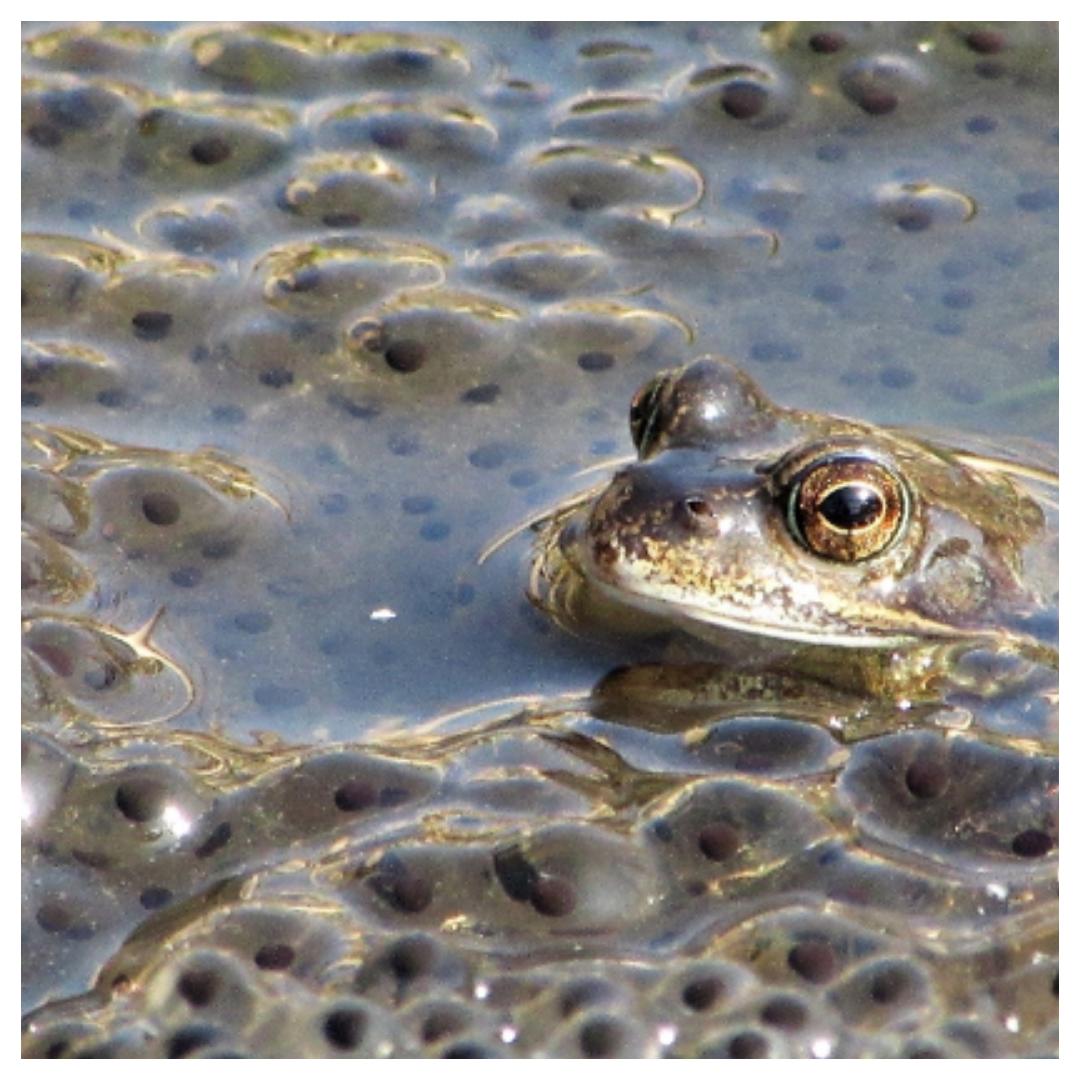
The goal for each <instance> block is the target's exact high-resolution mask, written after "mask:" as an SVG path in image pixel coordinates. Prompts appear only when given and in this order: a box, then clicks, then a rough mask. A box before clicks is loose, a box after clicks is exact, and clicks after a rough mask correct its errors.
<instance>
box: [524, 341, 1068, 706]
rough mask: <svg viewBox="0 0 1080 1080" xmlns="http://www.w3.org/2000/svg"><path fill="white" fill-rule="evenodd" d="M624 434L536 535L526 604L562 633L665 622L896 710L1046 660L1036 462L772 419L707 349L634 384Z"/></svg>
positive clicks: (1042, 471) (1044, 536)
mask: <svg viewBox="0 0 1080 1080" xmlns="http://www.w3.org/2000/svg"><path fill="white" fill-rule="evenodd" d="M630 428H631V434H632V437H633V440H634V443H635V446H636V448H637V460H636V461H634V462H633V463H632V464H630V465H627V466H625V467H624V468H622V469H620V470H619V471H618V472H617V473H616V474H615V475H614V477H613V478H612V479H611V481H610V482H609V483H608V484H606V485H605V486H604V487H603V488H602V490H599V491H598V492H597V491H593V492H590V493H588V494H587V495H586V496H582V497H578V498H576V499H573V500H571V501H570V502H568V503H566V504H564V505H563V506H562V507H560V508H559V509H557V510H556V511H555V512H554V513H553V514H552V515H551V517H550V518H549V519H548V520H547V522H546V523H545V525H544V526H543V527H542V530H541V537H540V541H539V545H538V549H537V557H536V561H535V563H534V568H533V575H532V581H531V586H530V595H531V596H532V598H533V599H534V601H535V602H536V603H538V604H539V605H540V606H541V607H542V608H544V609H545V610H547V611H548V612H549V613H550V614H552V615H553V616H554V617H555V618H556V619H557V620H558V621H560V622H561V623H563V624H564V625H565V626H568V627H569V628H571V629H575V630H578V629H580V630H583V631H585V632H593V631H594V630H595V629H597V628H598V627H600V626H604V627H609V626H611V627H615V628H618V629H622V630H627V629H634V630H639V631H641V632H645V633H648V632H651V631H654V630H656V629H660V628H663V627H667V628H678V629H680V630H682V631H686V632H687V633H688V634H689V635H690V636H691V637H692V638H694V639H697V640H698V641H703V642H705V643H706V645H707V647H708V648H709V649H710V650H712V651H714V652H716V653H717V654H718V655H720V656H722V657H723V659H724V660H725V662H728V663H731V662H733V661H735V662H738V663H739V664H742V665H744V666H745V665H750V666H758V667H760V666H768V665H769V664H773V665H776V664H780V665H781V666H783V668H784V669H785V670H789V671H790V670H794V671H797V672H800V673H803V674H810V675H813V676H814V677H818V678H821V679H822V680H823V681H826V682H831V683H834V684H839V685H843V686H845V687H848V688H854V689H858V690H860V691H862V692H866V691H869V692H871V693H873V694H875V695H880V696H891V697H894V698H908V699H912V698H914V699H917V698H920V697H927V696H929V695H933V694H935V693H937V692H938V691H939V690H940V688H941V685H942V681H943V679H945V678H947V677H949V672H950V670H951V669H952V668H953V667H955V661H956V658H957V657H958V656H959V655H962V654H964V653H968V652H971V651H973V650H982V651H984V652H989V653H992V654H999V655H1000V654H1004V655H1009V656H1014V657H1015V656H1019V657H1022V658H1025V659H1026V660H1027V661H1035V662H1036V663H1038V664H1041V665H1044V666H1050V667H1053V666H1056V651H1055V648H1054V646H1053V645H1052V644H1051V643H1049V642H1048V641H1047V640H1045V634H1043V635H1040V634H1039V633H1038V632H1037V631H1036V630H1035V629H1034V628H1036V627H1038V626H1040V625H1042V623H1041V622H1040V620H1041V619H1042V617H1043V616H1044V615H1045V613H1046V612H1047V611H1049V610H1052V609H1054V608H1055V607H1056V603H1057V515H1056V503H1055V497H1056V487H1057V476H1056V472H1054V471H1051V470H1050V469H1047V468H1045V467H1043V466H1042V464H1039V465H1034V464H1031V463H1027V462H1024V461H1023V460H1021V459H1020V458H1019V457H1016V456H1013V457H1001V456H989V455H986V454H982V453H979V452H974V451H972V450H970V449H963V448H960V447H957V446H949V445H942V444H939V443H935V442H930V441H927V440H925V439H923V438H920V437H918V436H916V435H913V434H909V433H905V432H903V431H899V430H894V429H888V428H881V427H876V426H874V425H872V424H868V423H863V422H859V421H854V420H847V419H842V418H838V417H833V416H827V415H819V414H812V413H807V412H800V411H797V410H795V409H789V408H783V407H780V406H777V405H774V404H772V403H771V402H770V401H769V400H768V399H767V398H766V397H765V395H764V393H763V392H762V391H761V390H760V388H759V387H758V386H757V385H756V384H755V383H754V382H753V381H752V380H751V379H750V378H749V377H748V376H747V375H745V374H744V373H743V372H741V371H740V370H739V369H738V368H737V367H735V366H734V365H733V364H732V363H730V362H729V361H727V360H723V359H720V358H717V357H712V356H705V357H702V358H699V359H697V360H694V361H692V362H690V363H689V364H686V365H685V366H683V367H681V368H677V369H673V370H669V371H664V372H661V373H659V374H658V375H656V376H655V377H654V378H653V379H652V380H651V381H650V382H648V383H647V384H646V385H645V386H643V387H642V388H641V389H640V390H639V391H638V393H637V394H636V396H635V397H634V400H633V402H632V405H631V409H630ZM1040 638H1042V640H1041V639H1040Z"/></svg>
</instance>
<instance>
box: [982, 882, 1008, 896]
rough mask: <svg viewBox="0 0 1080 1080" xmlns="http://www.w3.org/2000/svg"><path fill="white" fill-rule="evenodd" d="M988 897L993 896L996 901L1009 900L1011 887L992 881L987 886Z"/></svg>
mask: <svg viewBox="0 0 1080 1080" xmlns="http://www.w3.org/2000/svg"><path fill="white" fill-rule="evenodd" d="M986 895H987V896H992V897H993V898H994V899H995V900H1008V898H1009V887H1008V886H1007V885H1002V884H1000V883H999V882H997V881H992V882H991V883H990V884H989V885H987V886H986Z"/></svg>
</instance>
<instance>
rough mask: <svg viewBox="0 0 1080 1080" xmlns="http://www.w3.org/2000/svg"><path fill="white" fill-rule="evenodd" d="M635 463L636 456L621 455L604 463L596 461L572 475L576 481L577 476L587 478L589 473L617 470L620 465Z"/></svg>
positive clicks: (607, 459)
mask: <svg viewBox="0 0 1080 1080" xmlns="http://www.w3.org/2000/svg"><path fill="white" fill-rule="evenodd" d="M634 461H637V454H623V455H622V456H620V457H617V458H606V459H605V460H604V461H596V462H594V463H593V464H592V465H586V466H585V468H583V469H578V471H577V472H576V473H574V474H573V477H574V479H575V480H576V479H577V478H578V477H579V476H588V475H589V473H595V472H603V471H604V470H605V469H617V468H619V467H620V466H622V465H629V464H630V463H631V462H634Z"/></svg>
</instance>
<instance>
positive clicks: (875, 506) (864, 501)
mask: <svg viewBox="0 0 1080 1080" xmlns="http://www.w3.org/2000/svg"><path fill="white" fill-rule="evenodd" d="M884 508H885V506H884V503H882V501H881V496H880V495H879V494H878V493H877V492H876V491H875V490H874V489H873V488H870V487H867V486H866V485H865V484H844V486H843V487H838V488H834V489H833V490H832V491H830V492H829V494H828V495H826V496H825V498H824V499H822V500H821V503H820V505H819V506H818V510H819V511H820V513H821V515H822V517H824V518H825V520H826V521H827V522H828V523H829V524H830V525H832V526H834V527H835V528H837V529H861V528H864V527H865V526H867V525H869V524H871V522H873V521H876V520H877V518H878V517H880V516H881V512H882V510H884Z"/></svg>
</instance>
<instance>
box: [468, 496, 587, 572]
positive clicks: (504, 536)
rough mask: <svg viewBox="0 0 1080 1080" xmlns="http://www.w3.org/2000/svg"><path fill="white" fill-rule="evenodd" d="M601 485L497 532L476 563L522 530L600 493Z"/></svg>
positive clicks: (478, 556) (487, 557)
mask: <svg viewBox="0 0 1080 1080" xmlns="http://www.w3.org/2000/svg"><path fill="white" fill-rule="evenodd" d="M601 487H602V485H597V486H596V487H592V488H589V490H588V491H583V492H581V493H580V494H579V495H576V496H574V498H573V499H571V500H570V501H568V502H564V503H558V504H556V505H554V506H549V507H546V508H545V509H543V510H539V511H537V512H536V513H535V514H531V515H530V516H529V517H527V518H525V520H524V521H519V522H518V523H517V524H516V525H513V526H511V527H510V528H509V529H507V530H506V531H505V532H502V533H499V535H498V536H496V537H495V539H494V540H491V541H489V542H488V543H487V544H486V545H485V546H484V548H483V549H482V550H481V551H480V553H479V554H478V555H477V557H476V565H477V566H483V565H484V563H485V562H487V560H488V559H490V558H491V556H492V555H494V554H495V552H497V551H498V550H500V549H501V548H503V547H505V546H506V545H507V544H508V543H510V541H511V540H513V539H514V538H515V537H517V536H520V535H521V534H522V533H523V532H527V531H528V530H529V529H531V528H533V527H535V526H536V525H539V524H540V523H541V522H543V521H547V520H549V519H550V518H553V517H555V516H556V515H557V514H560V513H562V512H563V511H565V510H570V509H573V508H576V507H578V506H580V505H582V504H583V503H586V502H588V501H589V499H591V498H592V497H593V496H594V495H598V494H599V493H600V490H601Z"/></svg>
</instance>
